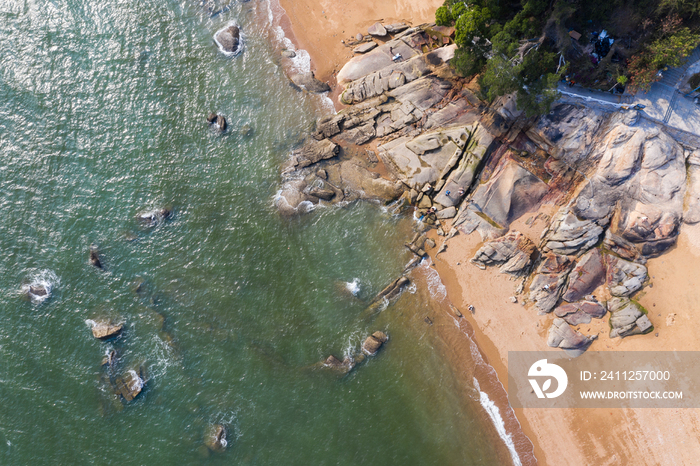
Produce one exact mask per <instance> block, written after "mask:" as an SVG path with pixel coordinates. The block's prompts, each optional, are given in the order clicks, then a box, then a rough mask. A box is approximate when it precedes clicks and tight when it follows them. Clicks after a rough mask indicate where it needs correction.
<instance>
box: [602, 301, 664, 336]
mask: <svg viewBox="0 0 700 466" xmlns="http://www.w3.org/2000/svg"><path fill="white" fill-rule="evenodd" d="M642 309H643V308H642V307H641V306H640V305H639V304H637V303H635V302H634V301H631V300H630V299H629V298H613V299H611V300H610V301H608V310H609V311H610V327H611V329H610V338H615V337H621V338H624V337H627V336H630V335H639V334H642V333H649V332H651V331H652V330H653V329H654V326H653V325H652V323H651V321H650V320H649V317H647V316H646V315H645V314H644V312H642Z"/></svg>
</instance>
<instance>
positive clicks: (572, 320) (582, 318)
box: [554, 301, 607, 325]
mask: <svg viewBox="0 0 700 466" xmlns="http://www.w3.org/2000/svg"><path fill="white" fill-rule="evenodd" d="M606 312H607V310H606V309H605V307H604V306H603V305H602V304H600V303H599V302H597V301H579V302H576V303H571V304H564V305H561V306H559V307H558V308H556V309H555V310H554V315H555V316H557V317H561V318H562V319H564V320H565V321H566V322H567V323H569V324H570V325H579V324H588V323H590V322H591V318H592V317H594V318H596V319H602V318H603V316H604V315H605V314H606Z"/></svg>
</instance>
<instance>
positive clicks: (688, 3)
mask: <svg viewBox="0 0 700 466" xmlns="http://www.w3.org/2000/svg"><path fill="white" fill-rule="evenodd" d="M658 12H659V13H662V14H663V13H668V12H672V13H677V14H679V15H681V16H684V17H693V16H695V15H696V14H698V13H700V2H698V0H661V1H660V2H659V6H658Z"/></svg>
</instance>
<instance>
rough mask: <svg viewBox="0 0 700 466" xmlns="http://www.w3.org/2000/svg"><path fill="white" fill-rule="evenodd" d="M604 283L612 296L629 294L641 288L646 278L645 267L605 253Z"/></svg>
mask: <svg viewBox="0 0 700 466" xmlns="http://www.w3.org/2000/svg"><path fill="white" fill-rule="evenodd" d="M605 260H606V262H607V275H606V283H607V285H608V287H609V288H610V293H611V294H612V295H613V296H622V297H624V296H631V295H632V294H634V293H635V292H636V291H637V290H639V289H641V288H642V286H643V285H644V282H645V281H646V279H647V268H646V267H645V266H644V265H642V264H637V263H636V262H630V261H627V260H624V259H620V258H619V257H614V256H610V255H606V258H605Z"/></svg>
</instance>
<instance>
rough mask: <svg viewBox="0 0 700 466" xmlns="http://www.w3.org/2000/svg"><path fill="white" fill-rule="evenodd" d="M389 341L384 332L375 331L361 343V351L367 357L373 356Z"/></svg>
mask: <svg viewBox="0 0 700 466" xmlns="http://www.w3.org/2000/svg"><path fill="white" fill-rule="evenodd" d="M388 339H389V337H387V336H386V334H385V333H384V332H380V331H379V330H377V331H376V332H374V333H373V334H372V335H370V336H368V337H367V338H366V339H365V341H364V343H362V351H363V352H364V353H365V354H366V355H367V356H374V355H375V354H377V351H379V348H381V347H382V345H383V344H384V343H386V341H387V340H388Z"/></svg>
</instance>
